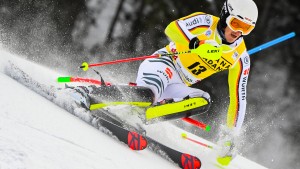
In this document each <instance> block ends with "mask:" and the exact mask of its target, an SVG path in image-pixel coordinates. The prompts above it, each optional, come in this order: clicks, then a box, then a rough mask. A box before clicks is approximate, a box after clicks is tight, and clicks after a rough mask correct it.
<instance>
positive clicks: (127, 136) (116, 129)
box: [94, 116, 148, 150]
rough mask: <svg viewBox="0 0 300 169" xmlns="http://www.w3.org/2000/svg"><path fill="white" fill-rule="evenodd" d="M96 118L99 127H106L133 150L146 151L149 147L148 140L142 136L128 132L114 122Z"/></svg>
mask: <svg viewBox="0 0 300 169" xmlns="http://www.w3.org/2000/svg"><path fill="white" fill-rule="evenodd" d="M94 117H95V118H96V123H97V125H98V126H99V127H104V128H106V129H108V130H109V131H110V132H111V133H112V134H113V135H114V136H116V137H117V138H118V140H120V141H121V142H123V143H125V144H127V145H128V147H129V148H130V149H132V150H144V149H145V148H146V147H147V145H148V142H147V139H146V138H145V137H144V136H142V135H141V134H139V133H137V132H135V131H130V130H127V129H125V128H123V127H121V126H119V125H117V124H115V123H114V122H111V121H109V120H106V119H104V118H102V117H99V116H94Z"/></svg>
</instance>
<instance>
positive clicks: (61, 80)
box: [57, 76, 111, 86]
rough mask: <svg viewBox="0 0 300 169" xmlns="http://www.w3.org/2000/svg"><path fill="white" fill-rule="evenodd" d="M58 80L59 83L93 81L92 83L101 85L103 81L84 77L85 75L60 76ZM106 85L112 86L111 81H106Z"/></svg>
mask: <svg viewBox="0 0 300 169" xmlns="http://www.w3.org/2000/svg"><path fill="white" fill-rule="evenodd" d="M57 82H59V83H69V82H84V83H92V84H97V85H101V84H102V83H101V81H100V80H95V79H89V78H83V77H70V76H67V77H58V78H57ZM105 85H106V86H110V85H111V83H110V82H105Z"/></svg>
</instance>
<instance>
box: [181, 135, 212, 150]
mask: <svg viewBox="0 0 300 169" xmlns="http://www.w3.org/2000/svg"><path fill="white" fill-rule="evenodd" d="M181 137H182V138H184V139H186V140H189V141H191V142H193V143H196V144H199V145H201V146H204V147H207V148H210V149H213V147H212V146H210V145H208V144H205V143H202V142H200V141H197V140H194V139H192V138H189V137H188V136H187V134H186V133H181Z"/></svg>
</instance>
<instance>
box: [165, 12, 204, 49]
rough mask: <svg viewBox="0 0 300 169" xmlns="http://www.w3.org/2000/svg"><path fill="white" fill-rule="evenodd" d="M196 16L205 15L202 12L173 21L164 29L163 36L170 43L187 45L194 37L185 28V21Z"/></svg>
mask: <svg viewBox="0 0 300 169" xmlns="http://www.w3.org/2000/svg"><path fill="white" fill-rule="evenodd" d="M198 15H206V14H205V13H203V12H196V13H193V14H191V15H188V16H186V17H183V18H180V19H178V20H175V21H173V22H171V23H170V24H169V25H168V26H167V27H166V29H165V34H166V35H167V36H168V37H169V38H170V39H171V41H173V42H175V43H180V44H182V45H188V44H189V42H190V40H191V39H192V38H193V37H195V35H194V34H192V33H191V31H190V30H188V29H187V28H186V26H185V25H186V23H185V20H188V19H189V18H193V17H196V16H198ZM195 19H197V18H195Z"/></svg>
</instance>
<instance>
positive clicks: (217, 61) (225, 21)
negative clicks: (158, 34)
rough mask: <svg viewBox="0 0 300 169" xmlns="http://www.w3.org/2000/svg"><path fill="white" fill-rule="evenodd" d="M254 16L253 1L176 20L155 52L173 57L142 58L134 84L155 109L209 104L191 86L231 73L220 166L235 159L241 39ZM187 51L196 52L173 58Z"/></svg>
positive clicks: (242, 95)
mask: <svg viewBox="0 0 300 169" xmlns="http://www.w3.org/2000/svg"><path fill="white" fill-rule="evenodd" d="M257 17H258V9H257V6H256V4H255V3H254V1H253V0H226V1H225V3H224V6H223V8H222V10H221V14H220V18H218V17H216V16H213V15H209V14H206V13H203V12H196V13H193V14H191V15H188V16H186V17H183V18H180V19H178V20H175V21H173V22H171V23H170V24H169V25H168V26H167V27H166V29H165V34H166V35H167V36H168V38H169V39H171V42H170V43H169V45H167V46H166V47H164V48H162V49H160V50H158V51H156V52H155V53H154V54H164V53H172V54H174V55H172V56H161V57H159V58H151V59H146V60H144V61H143V62H142V63H141V65H140V67H139V70H138V75H137V80H136V84H137V86H143V87H146V88H149V89H151V91H152V93H153V96H154V99H153V105H155V104H157V103H170V102H175V103H179V102H181V101H182V100H188V99H192V98H204V99H205V100H206V101H207V102H208V103H209V102H210V101H211V98H210V95H209V94H208V93H207V92H205V91H203V90H200V89H196V88H192V87H189V86H191V85H193V84H195V83H199V82H201V81H202V80H203V79H205V78H207V77H209V76H211V75H213V74H215V73H218V72H220V71H223V70H229V75H228V85H229V93H230V104H229V108H228V112H227V128H228V131H230V132H228V133H230V134H229V135H230V136H229V137H228V135H227V136H226V137H224V138H223V139H225V142H223V143H224V145H221V146H225V148H224V149H225V151H222V152H221V153H220V154H219V158H218V161H219V162H220V163H222V164H224V165H226V164H228V163H229V162H230V161H231V159H232V156H233V155H234V154H233V153H232V151H231V150H232V147H233V146H234V136H237V135H238V133H239V131H240V129H241V127H242V124H243V121H244V116H245V111H246V86H247V80H248V75H249V71H250V58H249V54H248V53H247V49H246V46H245V42H244V39H243V36H246V35H248V34H249V33H250V32H251V31H252V30H253V29H254V27H255V24H256V20H257ZM188 50H192V51H195V52H191V53H185V54H176V52H180V51H188ZM75 89H76V90H77V91H81V93H82V92H83V91H84V93H91V92H92V91H91V90H93V88H92V87H88V88H85V87H81V86H80V87H77V88H75ZM85 97H88V95H86V96H85ZM170 98H171V99H170ZM84 102H85V104H89V103H87V101H84ZM173 105H174V106H176V104H173ZM87 107H89V105H87ZM226 146H227V147H226Z"/></svg>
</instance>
